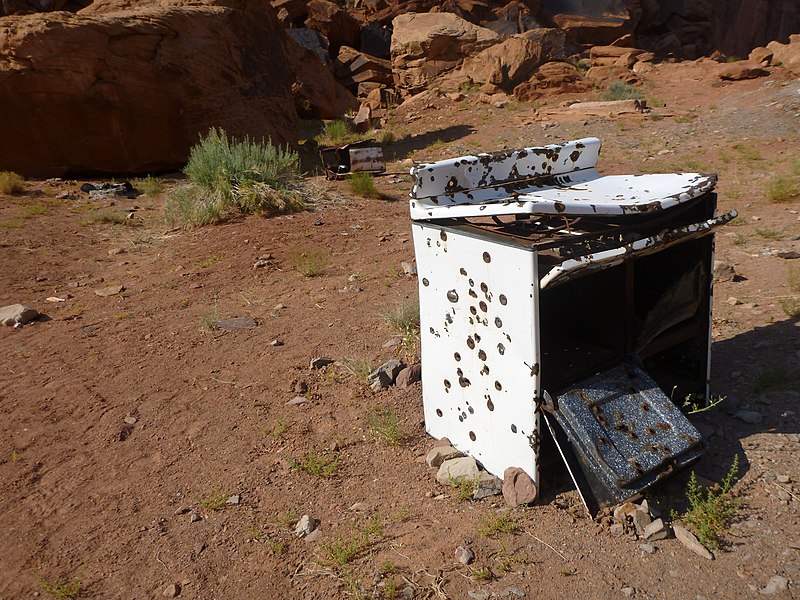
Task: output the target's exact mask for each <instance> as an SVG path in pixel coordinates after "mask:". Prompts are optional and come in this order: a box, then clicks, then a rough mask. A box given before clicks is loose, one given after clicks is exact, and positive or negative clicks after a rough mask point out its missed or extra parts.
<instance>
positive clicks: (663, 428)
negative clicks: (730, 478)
mask: <svg viewBox="0 0 800 600" xmlns="http://www.w3.org/2000/svg"><path fill="white" fill-rule="evenodd" d="M543 395H544V404H543V406H542V408H543V409H544V417H545V421H546V422H547V426H548V428H549V429H550V432H551V434H552V435H553V439H554V440H555V442H556V445H557V446H558V449H559V452H560V454H561V457H562V458H563V459H564V462H565V463H566V465H567V468H568V469H569V472H570V475H571V477H572V479H573V481H574V483H575V486H576V487H577V488H578V491H579V493H580V495H581V499H582V500H583V502H584V505H585V506H586V509H587V510H588V511H589V514H590V515H592V516H594V515H596V514H597V512H598V510H599V509H600V508H603V507H606V506H613V505H616V504H619V503H620V502H623V501H625V500H626V499H628V498H630V497H631V496H634V495H635V494H637V493H638V492H641V491H642V490H643V489H645V488H646V487H648V486H650V485H652V484H653V483H655V482H656V481H658V480H659V479H661V478H662V477H665V476H667V475H669V474H671V473H672V472H674V471H676V470H678V469H680V468H682V467H684V466H686V465H688V464H690V463H692V462H694V461H695V460H697V459H698V458H699V457H700V455H701V454H702V452H703V450H704V442H703V438H702V436H701V435H700V433H699V432H698V431H697V429H695V427H694V426H693V425H692V424H691V423H690V422H689V420H688V419H687V418H686V416H685V415H684V414H683V413H682V412H681V411H680V410H679V409H678V408H677V407H676V406H675V404H673V403H672V401H671V400H670V399H669V398H668V397H667V396H666V395H665V394H664V392H663V391H661V389H660V388H659V387H658V384H657V383H656V382H655V381H654V380H653V379H652V378H651V377H650V376H649V375H648V374H647V373H646V372H645V371H644V370H643V369H642V368H641V367H639V366H638V365H637V364H635V363H634V362H626V363H624V364H620V365H617V366H615V367H612V368H610V369H608V370H606V371H602V372H600V373H597V374H596V375H593V376H591V377H589V378H587V379H584V380H583V381H580V382H578V383H576V384H574V385H572V386H570V387H569V388H568V389H565V390H563V391H561V392H559V393H557V394H554V395H552V396H551V395H550V394H549V393H547V392H544V394H543Z"/></svg>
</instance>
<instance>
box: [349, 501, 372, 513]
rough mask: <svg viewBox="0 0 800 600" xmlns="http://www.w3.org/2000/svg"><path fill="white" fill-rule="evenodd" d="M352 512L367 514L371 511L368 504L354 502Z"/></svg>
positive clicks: (351, 507)
mask: <svg viewBox="0 0 800 600" xmlns="http://www.w3.org/2000/svg"><path fill="white" fill-rule="evenodd" d="M350 510H354V511H356V512H367V511H369V504H367V503H366V502H354V503H353V504H351V505H350Z"/></svg>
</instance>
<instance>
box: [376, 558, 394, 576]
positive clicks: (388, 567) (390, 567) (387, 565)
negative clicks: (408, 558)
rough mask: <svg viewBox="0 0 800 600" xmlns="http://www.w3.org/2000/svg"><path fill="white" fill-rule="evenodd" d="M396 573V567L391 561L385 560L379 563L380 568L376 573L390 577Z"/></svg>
mask: <svg viewBox="0 0 800 600" xmlns="http://www.w3.org/2000/svg"><path fill="white" fill-rule="evenodd" d="M396 572H397V565H396V564H394V562H393V561H391V560H385V561H383V562H382V563H381V566H380V567H379V568H378V573H380V574H381V575H382V576H384V577H385V576H386V575H392V574H393V573H396Z"/></svg>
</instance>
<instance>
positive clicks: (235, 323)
mask: <svg viewBox="0 0 800 600" xmlns="http://www.w3.org/2000/svg"><path fill="white" fill-rule="evenodd" d="M257 326H258V322H257V321H256V320H255V319H254V318H253V317H233V318H232V319H221V320H219V321H214V327H216V328H217V329H222V330H223V331H234V330H236V329H254V328H255V327H257Z"/></svg>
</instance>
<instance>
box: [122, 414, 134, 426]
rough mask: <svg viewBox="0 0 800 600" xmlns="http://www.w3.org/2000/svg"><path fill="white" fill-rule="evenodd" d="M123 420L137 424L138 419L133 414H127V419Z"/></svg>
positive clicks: (130, 423) (129, 423)
mask: <svg viewBox="0 0 800 600" xmlns="http://www.w3.org/2000/svg"><path fill="white" fill-rule="evenodd" d="M123 420H124V421H125V423H127V424H128V425H136V421H137V419H136V417H134V416H132V415H128V416H127V417H125V419H123Z"/></svg>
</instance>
